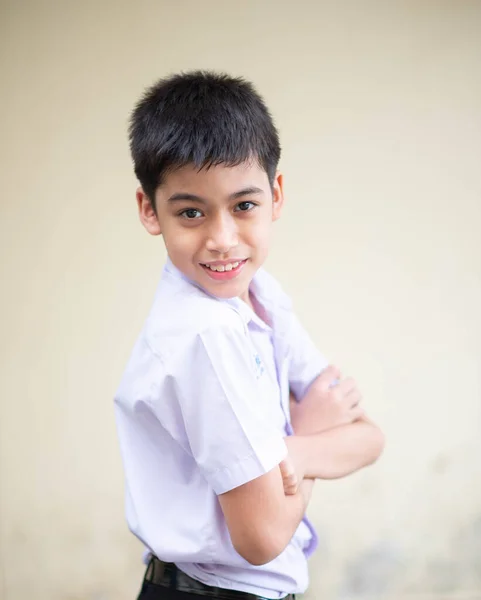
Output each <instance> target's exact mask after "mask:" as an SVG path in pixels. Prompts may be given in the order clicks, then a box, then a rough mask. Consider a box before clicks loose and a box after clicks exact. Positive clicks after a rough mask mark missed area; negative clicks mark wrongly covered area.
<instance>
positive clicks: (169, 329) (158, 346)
mask: <svg viewBox="0 0 481 600" xmlns="http://www.w3.org/2000/svg"><path fill="white" fill-rule="evenodd" d="M225 331H237V332H238V333H243V332H244V331H245V325H244V321H243V319H242V316H241V314H240V313H239V312H238V311H236V310H235V308H234V307H233V306H232V305H230V304H228V303H226V302H223V301H221V300H218V299H216V298H212V297H210V296H207V295H206V294H204V293H203V292H202V291H201V290H196V289H193V290H191V291H190V292H189V293H182V292H180V293H177V294H173V295H172V294H163V293H161V294H158V295H157V297H156V299H155V302H154V304H153V306H152V310H151V312H150V314H149V317H148V318H147V321H146V323H145V326H144V329H143V332H142V337H143V338H144V340H145V343H146V344H147V345H148V346H149V347H150V349H151V351H152V352H153V353H154V354H155V355H156V356H157V357H158V358H159V360H160V361H161V362H163V363H165V362H167V361H168V360H170V359H171V358H172V357H173V356H174V355H176V354H179V353H181V354H182V351H183V350H185V349H186V348H189V347H191V346H192V344H193V343H194V342H195V341H196V340H198V339H199V338H208V337H213V336H219V335H221V334H222V332H225Z"/></svg>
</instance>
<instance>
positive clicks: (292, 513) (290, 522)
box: [264, 477, 314, 560]
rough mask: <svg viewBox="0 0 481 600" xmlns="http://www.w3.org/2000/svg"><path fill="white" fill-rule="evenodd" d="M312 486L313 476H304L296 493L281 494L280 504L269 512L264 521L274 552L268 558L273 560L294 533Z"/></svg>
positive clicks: (302, 514)
mask: <svg viewBox="0 0 481 600" xmlns="http://www.w3.org/2000/svg"><path fill="white" fill-rule="evenodd" d="M313 487H314V479H313V478H307V477H306V478H305V479H304V480H303V481H302V483H301V485H300V486H299V489H298V490H297V493H296V494H294V495H291V496H285V495H284V493H283V494H282V500H281V503H282V506H280V505H279V506H278V507H277V508H278V510H275V509H274V510H273V511H272V512H270V515H271V518H270V519H269V520H268V522H265V523H264V526H265V527H266V529H265V531H266V533H267V532H268V533H267V535H269V536H272V540H273V542H274V543H273V544H272V546H273V548H274V554H275V555H273V556H272V558H271V559H270V560H273V559H274V558H275V557H276V556H277V555H278V554H280V553H281V552H283V551H284V550H285V548H286V547H287V545H288V544H289V542H290V541H291V539H292V537H293V535H294V533H295V532H296V530H297V528H298V527H299V524H300V522H301V521H302V519H303V517H304V515H305V513H306V510H307V507H308V504H309V502H310V499H311V496H312V490H313Z"/></svg>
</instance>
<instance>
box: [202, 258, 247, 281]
mask: <svg viewBox="0 0 481 600" xmlns="http://www.w3.org/2000/svg"><path fill="white" fill-rule="evenodd" d="M246 262H247V259H244V260H233V261H231V262H226V261H215V262H211V263H206V264H203V263H201V267H202V268H203V269H204V271H205V272H206V273H207V275H208V276H209V277H210V278H211V279H215V280H216V281H225V280H228V279H234V277H237V275H238V274H239V273H240V272H241V271H242V269H243V267H244V265H245V264H246Z"/></svg>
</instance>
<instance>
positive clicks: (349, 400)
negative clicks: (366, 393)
mask: <svg viewBox="0 0 481 600" xmlns="http://www.w3.org/2000/svg"><path fill="white" fill-rule="evenodd" d="M361 400H362V396H361V392H360V391H359V390H358V389H357V388H354V389H353V390H352V391H351V392H350V393H349V394H347V395H346V396H344V398H343V399H342V401H341V403H342V406H344V407H345V408H347V409H350V408H354V406H357V405H358V404H359V403H360V402H361Z"/></svg>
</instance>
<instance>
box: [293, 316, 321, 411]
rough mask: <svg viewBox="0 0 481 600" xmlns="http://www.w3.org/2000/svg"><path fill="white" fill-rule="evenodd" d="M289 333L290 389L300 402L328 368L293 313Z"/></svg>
mask: <svg viewBox="0 0 481 600" xmlns="http://www.w3.org/2000/svg"><path fill="white" fill-rule="evenodd" d="M290 321H291V322H290V328H289V329H290V332H289V387H290V389H291V391H292V392H294V395H295V397H296V399H297V400H298V401H301V400H302V398H303V397H304V396H305V395H306V393H307V390H308V389H309V386H310V385H311V383H312V382H313V381H314V380H315V379H316V378H317V377H318V376H319V375H320V374H321V373H322V371H323V370H324V369H325V368H326V367H327V366H328V361H327V359H326V358H325V357H324V356H323V355H322V354H321V353H320V352H319V350H318V349H317V347H316V346H315V344H314V342H313V341H312V339H311V337H310V335H309V334H308V333H307V331H306V330H305V329H304V327H303V326H302V324H301V322H300V321H299V319H298V318H297V316H296V315H295V314H294V313H292V312H291V315H290Z"/></svg>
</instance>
